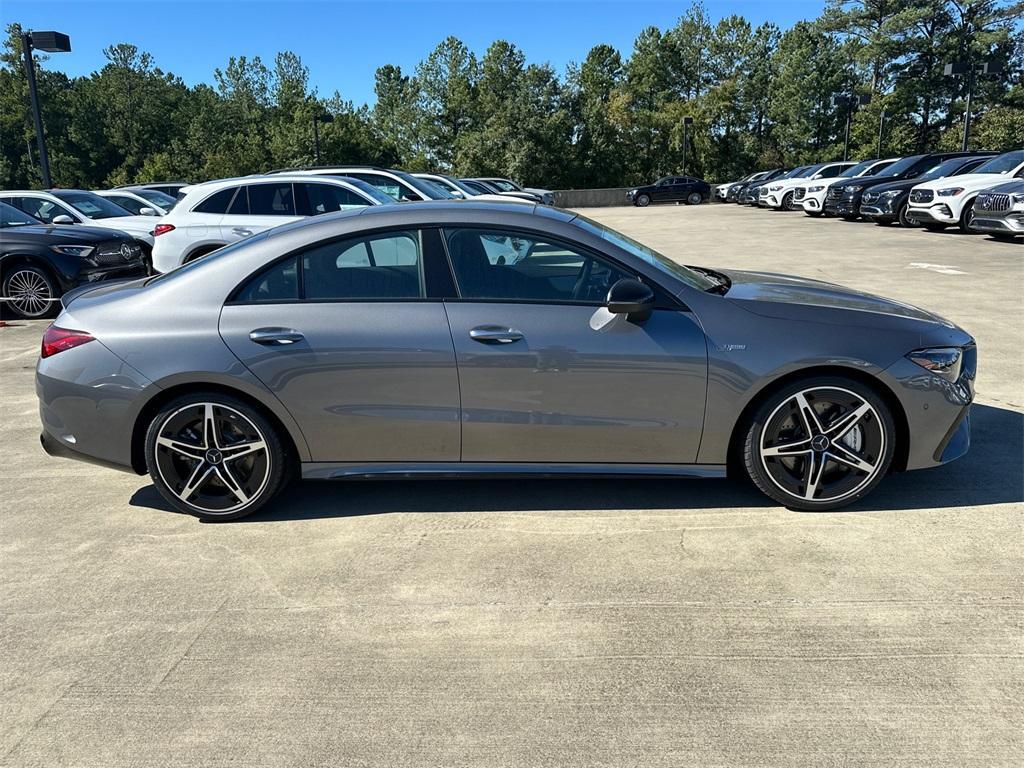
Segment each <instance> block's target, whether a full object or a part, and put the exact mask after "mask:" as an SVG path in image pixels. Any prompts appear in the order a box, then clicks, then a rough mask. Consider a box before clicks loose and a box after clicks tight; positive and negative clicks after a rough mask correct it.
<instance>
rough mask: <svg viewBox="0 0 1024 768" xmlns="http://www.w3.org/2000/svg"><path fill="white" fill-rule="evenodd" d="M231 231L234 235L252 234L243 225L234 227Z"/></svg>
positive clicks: (246, 235) (245, 235)
mask: <svg viewBox="0 0 1024 768" xmlns="http://www.w3.org/2000/svg"><path fill="white" fill-rule="evenodd" d="M231 231H232V232H234V233H235V234H236V235H241V236H242V237H248V236H249V235H251V234H252V230H251V229H246V228H245V227H234V228H233V229H232V230H231Z"/></svg>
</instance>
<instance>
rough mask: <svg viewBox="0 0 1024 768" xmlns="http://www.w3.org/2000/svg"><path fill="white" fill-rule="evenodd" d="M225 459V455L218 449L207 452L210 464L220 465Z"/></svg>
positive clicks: (207, 459)
mask: <svg viewBox="0 0 1024 768" xmlns="http://www.w3.org/2000/svg"><path fill="white" fill-rule="evenodd" d="M223 458H224V454H222V453H221V452H220V451H219V450H217V449H216V448H211V449H210V450H208V451H207V452H206V461H207V462H208V463H210V464H220V462H221V459H223Z"/></svg>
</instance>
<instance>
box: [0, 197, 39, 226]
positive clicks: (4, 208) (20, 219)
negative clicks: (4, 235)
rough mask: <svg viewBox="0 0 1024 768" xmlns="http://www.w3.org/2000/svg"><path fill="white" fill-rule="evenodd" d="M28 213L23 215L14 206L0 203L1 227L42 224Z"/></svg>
mask: <svg viewBox="0 0 1024 768" xmlns="http://www.w3.org/2000/svg"><path fill="white" fill-rule="evenodd" d="M40 223H41V222H40V221H38V220H36V219H33V218H32V217H31V216H29V215H28V214H27V213H22V212H21V211H19V210H18V209H17V208H15V207H14V206H13V205H8V204H7V203H0V227H24V226H25V225H27V224H40Z"/></svg>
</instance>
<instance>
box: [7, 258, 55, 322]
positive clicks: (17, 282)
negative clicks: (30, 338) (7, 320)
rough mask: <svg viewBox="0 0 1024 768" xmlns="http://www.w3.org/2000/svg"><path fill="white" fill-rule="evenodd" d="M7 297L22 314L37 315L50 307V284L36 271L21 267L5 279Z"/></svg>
mask: <svg viewBox="0 0 1024 768" xmlns="http://www.w3.org/2000/svg"><path fill="white" fill-rule="evenodd" d="M7 298H8V299H10V302H11V305H12V306H13V307H14V308H15V309H16V310H17V311H18V312H20V313H21V314H22V315H25V316H27V317H38V316H39V315H42V314H45V313H46V310H47V309H49V307H50V299H52V298H53V296H51V295H50V286H49V285H48V284H47V282H46V280H45V279H44V278H43V276H42V275H40V274H39V273H38V272H36V271H34V270H31V269H22V270H19V271H17V272H15V273H13V274H12V275H11V276H10V278H8V280H7Z"/></svg>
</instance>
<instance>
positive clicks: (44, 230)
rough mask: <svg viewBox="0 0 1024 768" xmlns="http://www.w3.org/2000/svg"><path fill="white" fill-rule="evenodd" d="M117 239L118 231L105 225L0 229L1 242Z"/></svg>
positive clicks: (67, 242)
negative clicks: (111, 229) (112, 230)
mask: <svg viewBox="0 0 1024 768" xmlns="http://www.w3.org/2000/svg"><path fill="white" fill-rule="evenodd" d="M114 239H117V233H116V232H111V231H110V230H109V229H106V228H104V227H86V226H79V225H78V224H26V225H24V226H20V227H4V228H2V229H0V242H5V243H13V242H29V243H38V244H41V245H55V244H57V243H60V244H65V245H92V244H93V243H100V242H103V241H104V240H114Z"/></svg>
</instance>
